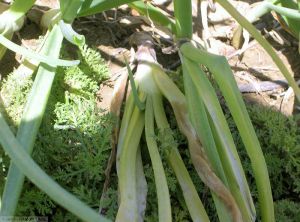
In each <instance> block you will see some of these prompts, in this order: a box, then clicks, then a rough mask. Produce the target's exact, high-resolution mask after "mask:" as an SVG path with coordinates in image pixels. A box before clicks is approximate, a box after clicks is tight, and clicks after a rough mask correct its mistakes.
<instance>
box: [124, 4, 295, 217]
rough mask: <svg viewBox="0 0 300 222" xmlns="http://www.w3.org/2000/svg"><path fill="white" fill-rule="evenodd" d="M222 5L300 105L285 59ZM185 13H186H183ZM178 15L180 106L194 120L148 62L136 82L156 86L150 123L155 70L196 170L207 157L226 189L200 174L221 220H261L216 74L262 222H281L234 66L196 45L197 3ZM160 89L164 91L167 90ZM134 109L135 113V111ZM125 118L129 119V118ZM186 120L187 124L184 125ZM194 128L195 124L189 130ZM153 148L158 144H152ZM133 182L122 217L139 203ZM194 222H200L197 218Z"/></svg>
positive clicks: (144, 9) (176, 6)
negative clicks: (266, 55) (247, 166)
mask: <svg viewBox="0 0 300 222" xmlns="http://www.w3.org/2000/svg"><path fill="white" fill-rule="evenodd" d="M217 2H219V3H220V4H221V5H222V6H223V7H224V8H225V9H226V10H227V11H228V12H229V13H230V14H231V15H232V16H233V17H234V18H235V19H237V21H238V22H239V23H240V24H241V25H242V26H243V27H244V28H245V29H246V30H247V31H249V32H250V34H252V35H253V37H254V38H255V39H256V40H257V41H258V42H259V43H260V44H261V45H262V46H263V47H264V49H265V50H266V51H267V52H268V53H269V55H270V56H271V57H272V59H273V60H274V62H275V63H276V65H277V66H278V67H279V69H280V70H281V71H282V73H283V75H284V76H285V77H286V79H287V80H288V82H289V83H290V85H291V87H292V88H293V89H294V91H295V94H296V96H297V98H298V100H300V94H299V92H300V90H299V88H298V86H297V84H296V83H295V81H294V79H293V78H292V76H291V74H290V73H289V72H288V70H287V69H286V67H285V66H284V64H283V63H282V62H281V60H280V59H279V57H278V56H277V55H276V53H275V52H274V50H273V49H272V47H271V46H270V44H269V43H268V42H267V41H266V40H265V39H264V38H263V37H262V36H261V35H260V34H259V33H258V31H257V30H256V29H255V28H254V27H253V26H252V25H251V24H250V23H249V22H248V21H247V20H246V19H245V18H244V17H243V16H242V15H240V13H238V12H237V10H236V9H234V7H233V6H232V5H231V4H230V3H229V2H228V1H226V0H218V1H217ZM130 6H131V7H133V8H138V9H139V11H140V12H141V13H144V14H145V15H146V16H150V17H151V20H153V21H154V22H157V23H159V24H160V25H164V24H165V25H166V24H171V26H169V27H172V25H173V24H174V23H173V21H172V19H169V18H168V17H167V16H165V15H164V14H163V13H161V14H160V16H155V15H153V14H149V13H145V12H147V9H148V8H149V5H144V7H143V5H142V4H140V5H138V7H137V6H136V4H134V3H131V4H130ZM151 8H153V7H151ZM183 8H184V9H185V10H182V9H183ZM152 10H154V9H152ZM174 12H175V13H174V14H175V19H174V20H175V21H176V24H175V26H176V30H175V32H174V29H173V30H172V29H171V31H173V33H174V35H175V37H176V40H177V43H178V48H179V54H180V58H181V62H182V70H183V77H184V85H185V97H183V100H182V101H181V102H180V103H178V104H181V105H182V104H184V103H185V101H186V102H187V104H188V105H187V107H188V108H187V109H188V112H187V113H188V116H189V118H187V119H184V118H182V113H181V114H179V113H178V112H177V111H178V104H177V102H174V101H173V100H175V101H177V100H178V98H180V96H178V95H177V94H176V91H177V90H176V87H175V86H174V87H171V88H169V87H168V84H166V81H163V77H165V78H166V79H167V77H166V76H165V75H160V74H161V73H163V72H162V71H161V69H160V71H158V68H157V66H153V63H154V62H153V61H152V62H151V61H150V62H149V61H147V65H148V66H145V65H144V64H143V66H145V67H144V70H143V77H139V76H140V75H142V74H140V71H139V68H138V70H137V74H136V80H137V83H138V85H139V88H140V90H141V91H147V90H145V89H144V88H146V89H148V87H149V88H150V85H153V87H151V89H152V90H148V93H147V92H146V96H145V95H144V94H143V98H145V97H146V108H145V109H146V111H145V113H146V120H147V119H148V118H149V119H150V117H148V115H150V114H149V113H151V111H148V109H150V110H151V109H152V106H151V105H150V103H151V102H149V100H151V101H152V100H153V99H150V98H149V94H150V92H153V91H157V89H155V87H154V84H152V83H153V81H151V80H150V79H149V77H148V75H149V72H151V70H156V71H155V72H153V73H155V74H153V79H154V80H157V81H154V82H155V83H156V84H157V86H156V88H159V90H160V91H161V93H162V94H163V95H164V96H165V97H166V98H167V99H168V100H169V102H170V103H171V104H172V108H173V110H174V113H175V116H176V120H177V122H178V125H179V128H180V129H181V131H182V133H183V134H184V135H185V136H186V137H187V139H188V141H189V148H190V149H189V150H190V153H191V158H192V162H193V164H194V166H195V168H196V170H198V169H199V168H198V167H199V163H201V161H199V159H197V154H198V155H199V156H201V155H202V156H203V158H204V159H205V160H207V161H208V162H209V164H210V166H211V167H212V169H209V168H207V169H205V167H203V165H202V170H203V171H205V172H206V174H209V173H208V172H211V173H212V175H214V176H215V175H217V176H218V179H220V181H222V183H220V187H223V188H224V189H222V191H221V192H219V193H218V192H216V190H215V189H214V187H213V186H211V184H210V181H209V179H208V178H205V177H203V175H202V173H203V172H200V171H197V172H198V174H199V176H200V177H201V179H202V180H203V181H204V183H205V184H206V185H208V186H209V188H210V189H211V190H212V193H213V197H214V201H215V204H216V208H217V212H218V215H219V218H220V220H221V221H255V220H256V213H255V208H254V203H253V200H252V197H251V193H250V189H249V187H248V184H247V180H246V177H245V173H244V171H243V168H242V165H241V162H240V159H239V156H238V153H237V150H236V147H235V145H234V142H233V139H232V135H231V133H230V130H229V127H228V125H227V122H226V119H225V117H224V114H223V112H222V109H221V106H220V104H219V101H218V98H217V95H216V92H215V90H214V88H213V86H212V85H211V83H210V81H209V80H208V78H207V76H206V74H205V71H206V70H208V71H209V72H211V74H212V75H213V77H214V79H215V80H216V82H217V84H218V86H219V88H220V90H221V92H222V94H223V96H224V98H225V100H226V102H227V105H228V107H229V110H230V111H231V114H232V116H233V118H234V120H235V122H236V125H237V127H238V130H239V132H240V134H241V137H242V140H243V142H244V144H245V148H246V150H247V153H248V155H249V157H250V160H251V163H252V168H253V171H254V177H255V180H256V184H257V189H258V193H259V203H260V212H261V219H262V221H275V218H274V207H273V200H272V192H271V186H270V181H269V177H268V171H267V166H266V163H265V160H264V156H263V153H262V150H261V147H260V144H259V141H258V139H257V136H256V134H255V131H254V128H253V126H252V124H251V121H250V118H249V115H248V113H247V111H246V107H245V104H244V102H243V99H242V97H241V94H240V92H239V90H238V87H237V84H236V82H235V80H234V77H233V74H232V71H231V69H230V66H229V65H228V63H227V61H226V58H225V57H222V56H218V55H214V54H210V53H208V52H207V51H206V50H205V49H204V47H201V46H199V44H193V43H192V35H193V32H192V14H191V1H180V0H178V1H176V0H175V1H174ZM150 54H153V52H151V53H150ZM148 59H149V57H146V60H148ZM149 64H151V66H152V68H151V67H150V66H149ZM141 65H142V64H139V66H141ZM154 67H155V68H154ZM162 83H163V84H162ZM144 85H146V86H144ZM159 86H161V88H160V87H159ZM154 89H155V90H154ZM164 93H165V94H164ZM175 95H176V96H175ZM136 98H137V96H136ZM140 102H141V101H139V102H138V101H137V102H136V104H138V103H140ZM148 104H149V105H148ZM136 108H137V107H136ZM131 110H133V108H132V109H131ZM181 111H182V110H181ZM140 112H142V110H140ZM125 113H126V112H125ZM124 118H129V117H128V116H125V117H124ZM151 118H152V117H151ZM141 121H143V120H141ZM181 121H184V124H183V123H182V122H181ZM190 121H191V122H190ZM126 122H127V125H128V123H129V122H130V121H129V119H127V121H126ZM189 123H190V124H191V125H189ZM181 124H182V125H181ZM122 126H123V124H122ZM122 126H121V129H122ZM187 126H189V127H190V128H189V129H190V130H191V131H193V132H194V133H195V135H196V136H195V137H190V135H189V133H187V131H185V127H187ZM127 127H129V126H127ZM146 129H147V126H146ZM146 131H147V130H146ZM139 135H140V134H139ZM123 136H124V135H122V134H120V137H119V144H121V145H120V146H123V145H124V144H123V141H124V139H123ZM146 137H147V135H146ZM197 139H199V141H201V144H199V146H198V147H196V148H195V147H194V148H193V149H192V148H191V147H193V146H192V145H191V144H193V142H195V141H197ZM147 142H148V141H147ZM148 143H149V142H148ZM125 146H126V145H125ZM148 146H152V145H151V144H150V145H149V144H148ZM125 149H126V147H123V148H122V149H121V151H120V153H119V155H118V160H119V166H118V168H119V169H121V168H122V167H126V166H127V165H126V164H124V165H123V162H122V153H123V152H125V151H123V150H125ZM128 149H129V148H128ZM203 150H204V151H203ZM201 151H202V152H203V153H202V154H201V155H200V154H199V153H201ZM123 158H124V160H123V161H129V160H128V159H127V158H126V157H123ZM133 159H134V156H133V157H131V160H133ZM153 167H154V163H153ZM133 169H134V168H132V169H131V170H133ZM127 175H129V174H127ZM214 176H212V177H214ZM123 178H124V177H123V176H122V175H120V174H119V182H120V186H126V183H125V182H124V181H123ZM130 181H131V182H132V184H131V186H130V187H131V189H132V190H131V192H132V193H130V192H127V191H126V188H125V187H122V189H120V191H121V200H120V201H121V205H120V211H119V212H120V213H122V211H123V209H122V205H124V206H125V204H124V202H123V201H125V203H129V202H127V201H128V200H127V199H126V198H124V199H123V200H122V196H124V197H126V196H127V197H133V199H134V198H135V195H134V192H135V191H134V190H133V187H134V181H135V179H134V177H133V178H131V180H130ZM226 189H228V190H229V191H230V193H229V195H228V196H226V197H224V195H223V194H221V195H220V193H226V191H227V190H226ZM219 191H220V190H219ZM231 195H232V196H231ZM231 197H233V199H232V201H229V200H230V198H231ZM130 201H131V202H130V203H131V204H132V203H134V204H135V205H132V208H130V209H131V210H132V211H131V214H130V217H129V218H130V219H135V218H136V217H134V216H132V215H135V213H136V211H135V210H134V209H135V208H136V207H137V206H136V202H132V201H133V200H132V199H130ZM158 201H159V199H158ZM159 204H160V202H159ZM230 204H231V205H230ZM187 205H188V204H187ZM228 205H230V206H228ZM234 206H238V207H237V209H234ZM191 212H192V211H190V213H191ZM202 217H203V218H202V219H203V220H204V217H205V216H204V214H202ZM129 218H128V219H129ZM119 220H120V217H119ZM125 220H127V218H125ZM193 220H196V219H195V218H193Z"/></svg>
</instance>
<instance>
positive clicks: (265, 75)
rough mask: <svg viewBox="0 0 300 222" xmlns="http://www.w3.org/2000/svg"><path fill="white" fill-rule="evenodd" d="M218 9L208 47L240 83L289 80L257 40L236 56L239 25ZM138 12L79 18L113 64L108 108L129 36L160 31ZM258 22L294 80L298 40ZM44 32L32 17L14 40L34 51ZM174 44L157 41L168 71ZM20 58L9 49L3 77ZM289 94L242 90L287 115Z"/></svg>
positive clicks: (243, 6)
mask: <svg viewBox="0 0 300 222" xmlns="http://www.w3.org/2000/svg"><path fill="white" fill-rule="evenodd" d="M154 2H156V1H154ZM159 2H166V3H165V4H164V6H161V7H165V8H166V9H167V10H168V11H169V12H170V13H172V6H171V5H170V4H168V2H169V1H157V3H159ZM254 2H257V1H255V0H248V1H232V3H234V5H235V6H236V7H237V8H238V9H239V11H240V12H245V13H246V12H247V11H249V8H250V5H249V4H252V3H254ZM194 3H195V7H194V24H195V27H194V28H195V29H194V30H195V38H199V37H197V35H198V36H200V37H203V32H202V27H203V25H202V23H201V19H200V18H201V14H200V12H199V10H197V8H198V9H199V5H198V6H197V4H196V3H197V1H196V0H195V1H194ZM37 5H38V6H39V7H42V9H47V8H54V7H58V4H57V1H55V0H38V1H37ZM216 8H217V10H216V12H214V13H213V12H209V13H208V25H209V31H210V35H211V38H210V39H209V41H210V44H211V48H210V49H209V50H211V51H213V52H214V53H217V54H220V55H224V56H226V57H228V61H229V64H230V65H231V67H232V70H233V73H234V76H235V78H236V81H237V83H238V84H239V85H243V84H249V83H250V85H251V84H252V85H254V86H258V85H259V83H260V82H262V81H266V80H268V81H275V80H284V77H283V76H282V75H281V73H280V72H279V70H278V68H277V67H276V66H275V65H274V63H273V62H272V60H271V59H270V57H269V56H268V55H267V54H266V52H265V51H264V50H263V49H262V47H261V46H260V45H259V44H257V43H256V42H255V41H254V40H252V39H251V40H250V44H249V45H250V46H251V47H249V48H248V49H247V50H246V51H245V52H244V53H243V54H242V55H241V56H232V55H233V54H234V53H235V52H236V49H235V48H234V47H233V46H232V45H231V37H232V35H233V31H234V28H235V27H236V23H235V21H233V20H232V19H230V17H229V16H228V15H227V14H226V12H224V10H222V8H221V7H220V6H218V5H217V6H216ZM133 15H135V16H133ZM136 15H137V13H136V12H135V11H131V10H130V9H128V8H127V7H121V8H119V9H118V10H117V11H116V10H111V11H108V12H106V13H105V14H104V13H101V14H97V15H94V16H89V17H83V18H79V19H77V20H76V21H75V22H74V28H75V30H76V31H77V32H79V33H81V34H83V35H85V37H86V40H87V44H88V45H89V46H91V47H94V48H97V49H98V50H99V51H100V52H101V55H102V56H103V58H104V59H105V60H106V61H107V63H108V65H109V69H110V76H111V78H110V79H109V80H108V81H106V82H105V83H104V84H103V85H102V86H101V90H100V92H99V95H101V102H100V106H101V108H103V109H108V108H109V104H110V100H111V96H112V91H113V86H114V82H115V81H116V79H117V78H118V76H120V74H121V73H122V72H126V68H124V67H125V62H124V58H126V59H127V60H128V61H129V60H130V58H131V57H132V53H131V51H130V49H131V45H130V41H129V39H130V36H131V35H132V34H133V33H134V32H136V31H150V33H154V32H156V31H157V29H155V28H153V27H151V26H150V24H147V23H146V22H145V19H142V18H141V17H140V16H136ZM255 25H256V27H257V28H258V29H259V30H261V32H262V34H264V35H265V36H266V38H267V39H268V40H269V42H270V43H271V44H272V45H273V47H274V49H275V50H276V52H277V54H278V55H279V56H280V58H281V59H282V61H283V62H284V63H285V64H286V66H287V67H288V68H289V70H290V71H291V73H293V75H294V77H295V79H296V80H297V79H300V59H299V53H298V49H297V48H298V45H297V41H296V40H295V39H294V38H293V37H292V36H290V35H289V34H288V33H287V32H285V31H284V30H283V29H282V28H281V27H280V26H279V24H278V22H277V21H276V20H275V19H274V18H273V17H272V16H271V14H269V15H266V16H264V17H263V18H261V19H260V20H259V21H257V22H256V23H255ZM156 33H157V32H156ZM270 33H271V34H270ZM42 34H43V31H42V30H41V29H40V27H39V25H37V24H36V23H35V22H34V21H31V20H30V19H27V20H26V22H25V25H24V27H23V28H22V29H21V30H20V31H19V32H17V33H16V35H15V36H14V38H13V41H14V42H16V43H18V44H21V45H23V46H24V47H26V48H30V49H32V50H35V49H36V48H37V46H38V42H39V36H40V35H42ZM156 36H157V34H156ZM156 39H157V37H156ZM172 46H173V44H172V43H170V42H169V41H165V38H161V36H160V44H157V50H156V51H157V55H158V61H159V62H160V63H161V64H162V65H163V66H164V67H165V68H167V69H176V68H177V67H178V65H179V58H178V56H177V53H176V50H166V49H168V47H169V48H172ZM70 50H72V47H70ZM166 51H167V52H166ZM20 59H21V58H20V56H18V55H14V54H13V53H12V52H7V53H6V55H5V57H4V58H3V59H2V60H1V62H0V67H1V70H0V76H2V78H3V77H4V76H6V75H7V74H8V73H10V72H11V71H12V70H13V69H14V68H16V67H17V65H18V62H19V61H20ZM286 92H287V88H279V89H275V90H273V91H267V92H259V89H258V90H257V92H252V93H243V96H244V98H245V100H246V101H248V102H251V103H255V104H262V105H264V106H269V107H274V108H275V109H277V110H279V111H281V112H283V113H285V114H286V115H292V114H293V113H296V112H297V106H296V105H295V98H294V96H293V95H290V96H288V95H287V94H286Z"/></svg>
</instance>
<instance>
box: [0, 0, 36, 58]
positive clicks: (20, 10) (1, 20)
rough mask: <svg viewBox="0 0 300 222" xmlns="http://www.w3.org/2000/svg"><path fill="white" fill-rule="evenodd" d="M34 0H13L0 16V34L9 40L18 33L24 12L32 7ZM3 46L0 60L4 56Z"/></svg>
mask: <svg viewBox="0 0 300 222" xmlns="http://www.w3.org/2000/svg"><path fill="white" fill-rule="evenodd" d="M34 2H35V0H28V1H23V0H15V1H13V3H12V4H11V6H10V7H9V8H8V9H7V10H5V11H4V12H3V13H2V14H0V34H1V35H3V36H5V37H6V38H8V39H11V38H12V36H13V34H14V32H16V31H19V30H20V29H21V28H22V26H23V24H24V19H25V14H26V12H27V11H28V10H29V9H30V8H31V7H32V5H33V4H34ZM5 51H6V48H5V47H4V44H1V45H0V59H1V58H2V57H3V55H4V54H5Z"/></svg>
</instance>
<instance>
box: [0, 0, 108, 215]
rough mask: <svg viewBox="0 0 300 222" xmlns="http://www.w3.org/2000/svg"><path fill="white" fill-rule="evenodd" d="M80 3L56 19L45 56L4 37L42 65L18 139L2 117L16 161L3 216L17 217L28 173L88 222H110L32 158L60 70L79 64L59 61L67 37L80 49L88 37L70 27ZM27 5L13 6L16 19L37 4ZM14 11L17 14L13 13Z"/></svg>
mask: <svg viewBox="0 0 300 222" xmlns="http://www.w3.org/2000/svg"><path fill="white" fill-rule="evenodd" d="M78 2H80V3H82V1H77V2H75V1H72V2H69V5H68V7H65V10H61V13H60V14H59V15H58V16H59V17H58V18H57V17H56V19H54V20H53V22H52V24H51V26H50V27H49V31H48V33H47V34H46V36H45V40H44V41H43V47H42V51H41V53H36V52H33V51H29V50H26V49H24V48H22V47H20V46H18V45H16V44H14V43H13V42H11V41H9V39H7V38H6V36H5V33H2V34H1V35H0V42H1V44H3V45H5V47H7V48H9V49H10V50H13V51H15V52H18V53H20V54H22V55H24V56H26V57H27V58H29V59H33V60H35V61H38V62H40V64H39V66H38V70H37V74H36V77H35V81H34V84H33V87H32V90H31V92H30V94H29V97H28V100H27V104H26V106H25V109H24V113H23V116H22V119H21V123H20V125H19V128H18V131H17V135H16V137H15V136H14V135H13V133H12V131H11V129H10V128H9V127H8V125H7V123H6V121H5V119H4V117H3V115H2V114H0V125H1V127H0V128H1V132H0V143H1V145H2V146H3V148H4V150H5V151H6V152H7V154H8V156H9V157H10V158H11V160H12V162H11V165H10V167H9V171H8V175H7V181H6V184H5V189H4V193H3V196H2V201H1V211H0V216H13V215H14V213H15V210H16V206H17V203H18V199H19V197H20V193H21V189H22V186H23V182H24V175H23V174H25V175H26V176H27V177H28V178H29V179H30V180H31V181H32V182H33V183H34V184H36V185H37V186H38V187H39V188H40V189H42V190H43V191H45V192H46V193H47V194H48V195H49V196H50V197H51V198H53V200H55V201H56V202H57V203H59V204H60V205H62V206H63V207H65V208H66V209H68V210H69V211H70V212H72V213H74V214H75V215H77V216H78V217H79V218H81V219H83V220H84V221H108V220H107V219H105V218H103V217H101V216H100V215H98V214H97V213H96V212H95V211H93V210H92V209H91V208H89V207H88V206H86V205H85V204H84V203H82V202H81V201H80V200H78V199H77V198H76V197H75V196H73V195H72V194H70V193H68V192H67V191H65V190H64V189H63V188H62V187H60V186H59V185H58V184H57V183H56V182H55V181H53V180H52V179H51V178H50V177H49V176H48V175H47V174H46V173H45V172H44V171H43V170H42V169H41V168H40V167H39V166H38V165H37V164H36V163H35V162H34V161H33V160H32V158H31V157H30V154H31V152H32V149H33V145H34V142H35V139H36V136H37V133H38V129H39V126H40V124H41V120H42V118H43V115H44V112H45V109H46V105H47V101H48V98H49V95H50V92H51V87H52V83H53V80H54V77H55V70H56V67H57V66H73V65H77V64H78V61H67V60H61V59H59V55H60V48H61V45H62V40H63V37H64V36H65V37H66V38H67V39H68V40H69V41H71V42H73V43H75V44H77V45H78V46H79V47H81V46H82V45H83V43H84V38H83V37H82V36H79V35H78V34H77V33H75V32H74V31H72V29H71V27H70V25H69V24H70V23H71V22H72V21H73V20H74V19H75V17H76V16H77V11H78V9H79V7H80V4H79V3H78ZM26 3H28V4H26ZM26 3H25V1H18V0H17V1H15V2H14V3H13V5H12V8H13V9H14V10H16V8H18V10H16V13H15V14H13V13H12V15H14V16H15V17H14V18H15V19H18V17H17V16H20V17H21V16H24V14H25V13H26V11H27V10H28V9H29V8H30V7H31V6H32V4H33V3H34V1H28V2H26ZM64 3H65V2H63V3H62V4H64ZM17 6H19V7H17ZM12 12H14V11H13V10H12ZM64 18H66V19H64ZM61 20H62V21H61ZM2 21H3V20H1V22H2ZM59 21H60V22H59ZM57 23H59V25H58V24H57ZM7 30H8V29H7ZM8 31H9V30H8ZM34 71H35V68H33V69H32V73H33V72H34Z"/></svg>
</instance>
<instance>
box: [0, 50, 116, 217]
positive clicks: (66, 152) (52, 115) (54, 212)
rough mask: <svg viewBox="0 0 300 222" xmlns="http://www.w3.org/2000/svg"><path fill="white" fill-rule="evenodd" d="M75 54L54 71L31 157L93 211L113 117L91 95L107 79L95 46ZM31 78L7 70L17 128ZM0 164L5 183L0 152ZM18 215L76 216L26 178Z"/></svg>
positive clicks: (9, 108) (9, 106) (6, 89)
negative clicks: (69, 63) (76, 62)
mask: <svg viewBox="0 0 300 222" xmlns="http://www.w3.org/2000/svg"><path fill="white" fill-rule="evenodd" d="M62 51H63V52H65V51H66V50H65V49H63V50H62ZM77 53H78V56H79V58H80V60H81V63H80V64H79V65H78V66H75V67H69V68H61V67H60V68H58V69H57V73H56V78H55V81H54V84H53V88H52V92H51V95H50V98H49V102H48V106H47V110H46V113H45V116H44V119H43V122H42V125H41V127H40V130H39V134H38V138H37V140H36V143H35V147H34V152H33V158H34V159H35V161H36V162H37V163H38V164H39V165H40V166H41V167H42V168H43V169H44V170H45V171H46V172H47V173H48V174H49V175H51V176H52V177H53V178H54V179H55V180H56V181H57V182H58V183H59V184H61V185H62V186H63V187H64V188H66V189H67V190H69V191H70V192H72V193H73V194H75V195H76V196H78V197H79V198H80V199H81V200H83V201H84V202H86V203H87V204H88V205H89V206H91V207H92V208H95V209H96V210H97V209H98V207H99V200H100V197H101V192H102V186H103V182H104V179H105V176H104V170H105V167H106V164H107V160H108V157H109V154H110V134H111V130H112V126H113V119H112V118H111V117H110V116H109V115H108V114H105V113H104V112H103V110H101V109H100V108H99V107H97V96H96V93H97V91H98V90H99V85H100V83H101V82H102V81H103V80H105V79H106V78H107V77H108V68H107V66H106V65H105V63H104V60H103V59H102V58H101V56H100V54H99V53H98V52H97V51H96V50H94V49H91V48H88V47H87V46H84V47H83V48H81V49H80V50H78V52H77ZM64 56H65V55H64ZM32 78H33V77H32V76H28V77H26V78H22V79H21V78H20V75H16V74H15V73H12V74H11V75H10V76H8V78H7V79H6V80H5V81H4V82H3V84H2V88H1V94H2V95H5V101H4V105H5V108H6V112H7V114H8V116H9V117H10V118H11V119H12V120H13V123H14V124H15V125H16V126H17V125H18V123H19V120H20V117H21V114H22V111H23V105H24V104H25V102H26V97H27V94H28V92H29V90H30V88H31V86H32V82H33V81H32ZM12 89H14V90H12ZM2 162H3V164H2V165H3V167H2V168H4V169H5V170H3V171H1V174H0V176H1V177H0V180H1V181H3V182H4V180H5V176H6V172H7V167H8V160H7V157H5V156H4V154H2ZM1 184H4V183H1ZM17 215H22V216H24V215H26V216H27V215H28V216H35V215H36V216H49V220H50V221H77V220H78V219H77V218H76V217H75V216H73V215H72V214H70V213H69V212H67V211H65V210H64V209H63V208H61V207H60V206H58V205H56V204H55V203H54V202H53V201H52V200H51V199H50V198H49V197H48V196H47V195H45V194H44V193H43V192H41V191H40V190H39V189H38V188H37V187H35V186H34V185H33V184H31V183H30V182H29V181H25V184H24V188H23V192H22V196H21V199H20V202H19V204H18V209H17Z"/></svg>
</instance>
